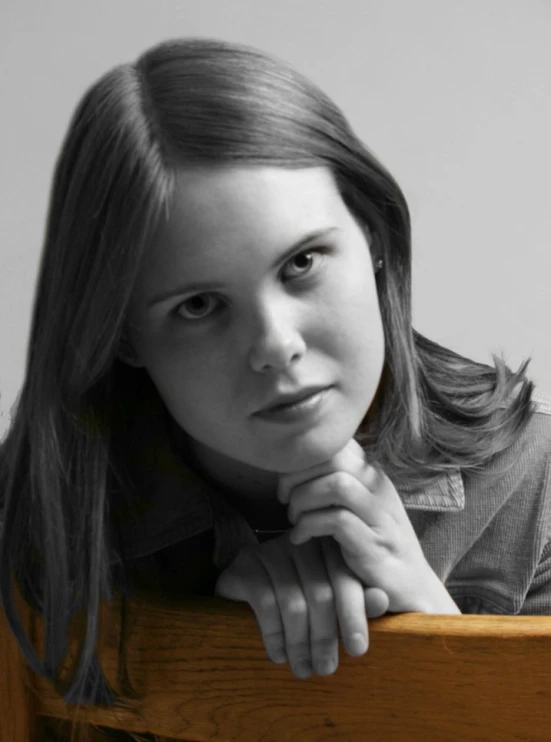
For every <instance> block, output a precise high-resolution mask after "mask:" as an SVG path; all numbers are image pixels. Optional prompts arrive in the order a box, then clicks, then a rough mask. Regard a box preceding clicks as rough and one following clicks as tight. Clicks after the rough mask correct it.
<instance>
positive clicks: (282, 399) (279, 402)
mask: <svg viewBox="0 0 551 742" xmlns="http://www.w3.org/2000/svg"><path fill="white" fill-rule="evenodd" d="M328 388H329V387H327V386H315V387H314V386H312V387H307V388H305V389H301V390H300V391H298V392H295V393H294V394H281V395H279V397H276V398H275V399H274V400H273V401H272V403H271V404H269V405H267V406H266V407H262V408H261V409H259V410H257V411H256V412H255V413H254V414H255V415H263V414H265V413H270V412H277V411H278V410H284V409H287V408H289V407H294V406H296V405H299V404H301V403H302V402H306V401H307V400H309V399H310V398H311V397H313V396H315V395H317V394H319V393H320V392H323V391H324V390H326V389H328Z"/></svg>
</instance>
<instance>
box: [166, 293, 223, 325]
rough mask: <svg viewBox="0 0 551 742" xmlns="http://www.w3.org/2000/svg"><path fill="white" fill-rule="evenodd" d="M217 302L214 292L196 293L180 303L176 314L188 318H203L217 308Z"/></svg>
mask: <svg viewBox="0 0 551 742" xmlns="http://www.w3.org/2000/svg"><path fill="white" fill-rule="evenodd" d="M216 302H217V299H216V297H215V296H214V294H195V296H190V297H189V299H185V300H184V301H183V302H182V303H181V304H178V306H177V307H176V309H175V314H177V315H178V316H179V317H183V318H184V319H187V320H198V319H203V318H204V317H207V316H208V315H209V314H212V312H213V311H215V310H216V307H217V303H216Z"/></svg>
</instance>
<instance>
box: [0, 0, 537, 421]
mask: <svg viewBox="0 0 551 742" xmlns="http://www.w3.org/2000/svg"><path fill="white" fill-rule="evenodd" d="M177 36H207V37H208V36H210V37H217V38H223V39H228V40H233V41H240V42H244V43H246V44H251V45H253V46H257V47H259V48H261V49H265V50H266V51H269V52H272V53H275V54H276V55H278V56H280V57H282V58H284V59H286V60H288V61H289V62H291V63H292V64H293V65H294V66H295V67H297V68H298V69H299V70H300V71H301V72H303V73H304V74H306V75H307V76H309V77H310V78H311V79H312V80H314V81H315V82H316V83H318V85H320V86H321V87H322V88H323V89H324V90H325V91H326V92H327V93H328V94H329V95H330V96H331V97H332V98H333V99H334V100H335V101H336V103H337V104H338V105H339V106H340V107H341V108H342V110H343V111H344V112H345V114H346V115H347V117H348V119H349V121H350V123H351V124H352V126H353V128H354V129H355V131H356V133H357V134H358V135H359V137H360V138H361V139H362V140H363V141H364V142H365V143H366V144H367V146H368V147H369V148H370V149H371V150H372V151H373V152H374V153H375V154H376V155H377V156H378V157H379V158H380V159H381V160H382V162H383V163H384V164H385V165H386V166H387V167H388V168H389V169H390V171H391V172H392V173H393V174H394V176H395V177H396V178H397V180H398V182H399V183H400V184H401V186H402V188H403V190H404V192H405V194H406V197H407V199H408V202H409V205H410V209H411V214H412V221H413V254H414V258H413V323H414V326H415V327H416V329H418V330H419V331H420V332H422V333H423V334H425V335H427V336H429V337H431V338H433V339H434V340H436V341H437V342H439V343H441V344H444V345H447V346H448V347H451V348H453V349H455V350H457V351H458V352H460V353H462V354H464V355H467V356H469V357H471V358H474V359H476V360H480V361H484V362H491V353H492V352H495V353H498V354H499V353H503V354H504V356H505V360H506V361H507V362H508V363H509V365H510V366H512V367H513V368H515V369H516V368H517V367H518V365H519V364H520V363H521V362H522V360H523V359H524V358H526V357H529V356H531V357H532V362H531V364H530V366H529V368H528V373H529V375H530V376H531V378H532V379H533V380H534V381H535V382H536V384H537V385H538V387H539V388H540V389H541V390H542V391H547V392H550V391H551V344H550V342H549V320H550V316H551V311H550V310H551V299H550V290H549V285H550V275H551V257H550V241H549V230H550V225H551V207H550V196H551V186H550V171H551V135H550V132H551V42H550V39H551V2H550V0H461V2H457V1H456V0H415V1H414V2H413V1H410V2H408V0H340V1H339V2H336V1H335V0H332V1H331V2H329V1H327V0H326V1H325V2H322V1H321V0H286V1H284V0H278V2H273V1H271V0H187V1H186V0H181V1H179V2H178V1H177V0H151V1H150V2H147V1H146V0H94V2H90V1H89V0H2V4H1V10H0V64H1V75H0V92H1V101H2V108H1V116H0V148H1V152H0V155H1V158H0V162H1V166H0V230H1V232H0V238H1V239H0V361H1V362H0V393H1V396H2V399H1V400H0V408H2V409H3V410H4V413H5V412H6V411H7V410H9V407H10V405H11V404H12V403H13V401H14V400H15V397H16V395H17V393H18V391H19V389H20V387H21V384H22V380H23V376H24V372H25V363H26V352H27V342H28V333H29V325H30V315H31V308H32V302H33V295H34V288H35V282H36V278H37V270H38V262H39V257H40V253H41V249H42V238H43V233H44V222H45V215H46V209H47V203H48V197H49V189H50V182H51V177H52V170H53V166H54V161H55V159H56V157H57V154H58V151H59V147H60V144H61V141H62V138H63V136H64V134H65V131H66V128H67V125H68V122H69V118H70V116H71V114H72V112H73V110H74V108H75V105H76V103H77V100H78V99H79V97H80V96H81V95H82V93H83V92H84V90H85V89H86V88H87V87H88V86H89V85H90V84H91V83H92V82H93V81H94V80H95V79H97V78H98V77H99V76H100V75H101V74H103V73H104V72H105V71H106V70H107V69H108V68H110V67H112V66H114V65H115V64H118V63H120V62H125V61H131V60H133V59H135V58H136V56H137V55H138V54H140V53H141V52H142V51H143V50H145V49H146V48H147V47H149V46H151V45H153V44H156V43H158V42H159V41H162V40H165V39H167V38H173V37H177ZM5 421H6V415H4V423H5ZM1 432H2V431H1V430H0V433H1Z"/></svg>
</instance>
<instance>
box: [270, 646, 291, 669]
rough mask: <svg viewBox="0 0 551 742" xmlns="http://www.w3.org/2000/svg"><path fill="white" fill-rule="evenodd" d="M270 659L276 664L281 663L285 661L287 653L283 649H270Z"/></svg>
mask: <svg viewBox="0 0 551 742" xmlns="http://www.w3.org/2000/svg"><path fill="white" fill-rule="evenodd" d="M270 659H271V660H272V662H275V663H276V664H277V665H282V664H283V663H284V662H287V654H286V652H285V650H284V649H276V650H272V652H271V654H270Z"/></svg>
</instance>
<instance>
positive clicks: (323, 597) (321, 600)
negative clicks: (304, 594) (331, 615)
mask: <svg viewBox="0 0 551 742" xmlns="http://www.w3.org/2000/svg"><path fill="white" fill-rule="evenodd" d="M310 602H311V604H312V607H313V608H316V609H318V608H321V609H323V608H330V607H332V606H333V605H334V604H335V595H334V593H333V588H332V587H331V585H330V584H328V583H327V584H325V585H317V586H316V587H315V588H314V589H313V590H312V593H311V599H310Z"/></svg>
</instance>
